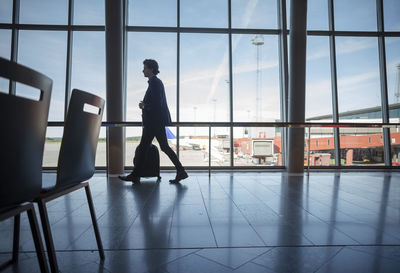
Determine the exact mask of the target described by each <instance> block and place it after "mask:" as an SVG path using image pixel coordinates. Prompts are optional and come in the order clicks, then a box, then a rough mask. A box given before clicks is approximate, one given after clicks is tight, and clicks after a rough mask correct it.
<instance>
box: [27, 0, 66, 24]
mask: <svg viewBox="0 0 400 273" xmlns="http://www.w3.org/2000/svg"><path fill="white" fill-rule="evenodd" d="M20 1H21V4H20V16H19V22H20V23H21V24H55V25H66V24H68V0H57V1H54V0H36V1H32V0H20Z"/></svg>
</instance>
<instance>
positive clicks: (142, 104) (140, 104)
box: [139, 101, 144, 109]
mask: <svg viewBox="0 0 400 273" xmlns="http://www.w3.org/2000/svg"><path fill="white" fill-rule="evenodd" d="M139 108H140V109H144V102H143V101H141V102H139Z"/></svg>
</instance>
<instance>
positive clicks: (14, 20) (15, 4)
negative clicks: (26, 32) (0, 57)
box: [8, 0, 20, 95]
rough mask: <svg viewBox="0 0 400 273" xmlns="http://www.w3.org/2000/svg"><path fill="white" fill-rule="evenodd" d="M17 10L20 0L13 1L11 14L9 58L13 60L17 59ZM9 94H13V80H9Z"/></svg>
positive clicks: (18, 9)
mask: <svg viewBox="0 0 400 273" xmlns="http://www.w3.org/2000/svg"><path fill="white" fill-rule="evenodd" d="M19 11H20V0H14V1H13V15H12V31H11V32H12V33H11V56H10V59H11V61H13V62H17V59H18V35H19V31H18V28H17V25H18V24H19ZM8 92H9V93H10V94H13V95H15V82H14V81H10V83H9V90H8Z"/></svg>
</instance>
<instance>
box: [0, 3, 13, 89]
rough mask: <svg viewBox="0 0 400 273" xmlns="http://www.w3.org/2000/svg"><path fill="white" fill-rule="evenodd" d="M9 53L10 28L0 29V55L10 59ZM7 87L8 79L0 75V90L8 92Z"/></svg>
mask: <svg viewBox="0 0 400 273" xmlns="http://www.w3.org/2000/svg"><path fill="white" fill-rule="evenodd" d="M0 5H1V4H0ZM10 55H11V30H8V29H0V57H2V58H6V59H10ZM8 88H9V80H6V79H4V78H1V77H0V92H2V93H8Z"/></svg>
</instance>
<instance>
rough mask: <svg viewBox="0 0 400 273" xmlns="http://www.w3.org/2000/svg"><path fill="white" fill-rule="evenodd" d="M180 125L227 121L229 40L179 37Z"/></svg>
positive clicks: (223, 37)
mask: <svg viewBox="0 0 400 273" xmlns="http://www.w3.org/2000/svg"><path fill="white" fill-rule="evenodd" d="M180 54H181V57H180V61H181V63H180V73H181V76H180V121H212V122H213V121H229V73H228V62H229V50H228V36H227V35H222V34H186V33H185V34H182V35H181V52H180Z"/></svg>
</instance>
